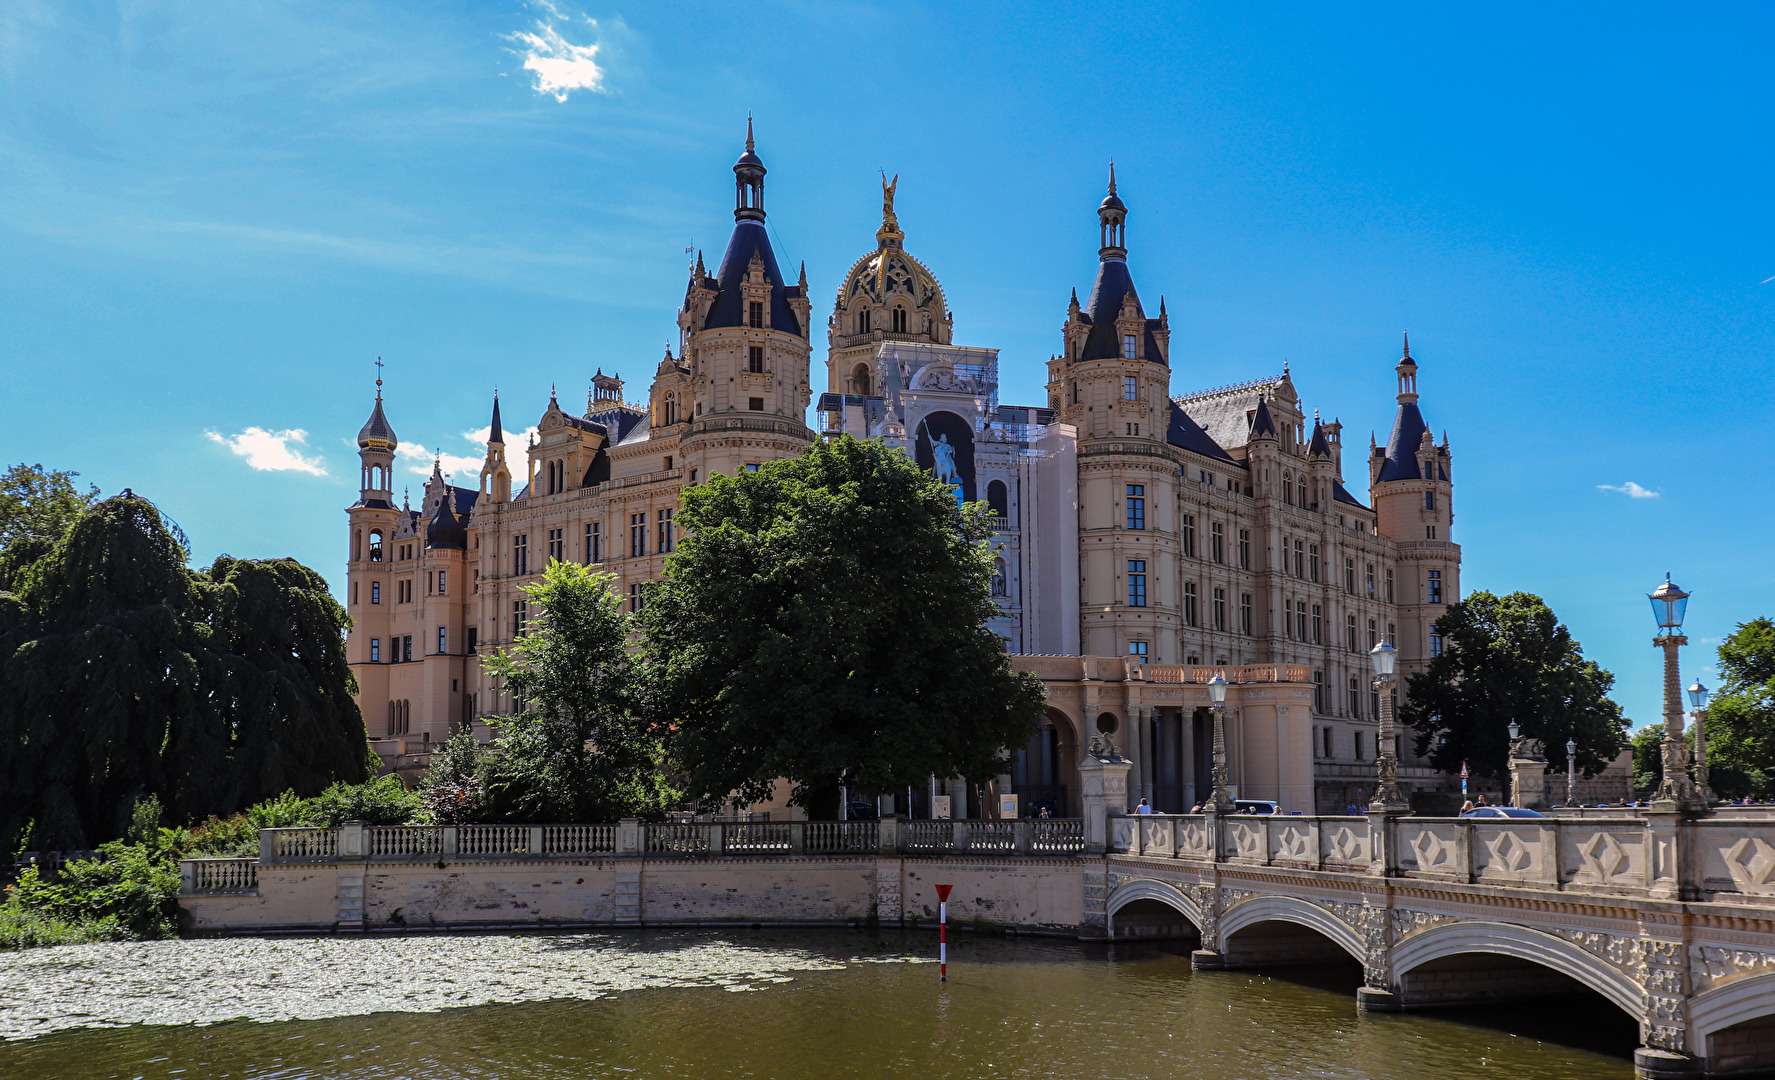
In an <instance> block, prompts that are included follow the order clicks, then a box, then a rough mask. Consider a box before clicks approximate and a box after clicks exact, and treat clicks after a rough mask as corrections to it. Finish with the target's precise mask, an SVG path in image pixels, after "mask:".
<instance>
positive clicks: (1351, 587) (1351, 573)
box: [1344, 559, 1356, 596]
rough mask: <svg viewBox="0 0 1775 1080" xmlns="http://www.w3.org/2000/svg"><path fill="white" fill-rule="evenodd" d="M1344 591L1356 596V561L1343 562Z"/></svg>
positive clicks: (1347, 560) (1346, 560)
mask: <svg viewBox="0 0 1775 1080" xmlns="http://www.w3.org/2000/svg"><path fill="white" fill-rule="evenodd" d="M1344 591H1345V592H1347V593H1349V594H1350V595H1351V596H1354V595H1356V560H1355V559H1345V560H1344Z"/></svg>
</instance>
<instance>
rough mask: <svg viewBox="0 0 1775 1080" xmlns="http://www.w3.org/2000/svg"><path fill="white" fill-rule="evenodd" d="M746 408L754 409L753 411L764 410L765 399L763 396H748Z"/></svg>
mask: <svg viewBox="0 0 1775 1080" xmlns="http://www.w3.org/2000/svg"><path fill="white" fill-rule="evenodd" d="M746 408H748V409H750V410H752V411H753V412H763V411H764V399H763V398H761V397H755V398H747V399H746Z"/></svg>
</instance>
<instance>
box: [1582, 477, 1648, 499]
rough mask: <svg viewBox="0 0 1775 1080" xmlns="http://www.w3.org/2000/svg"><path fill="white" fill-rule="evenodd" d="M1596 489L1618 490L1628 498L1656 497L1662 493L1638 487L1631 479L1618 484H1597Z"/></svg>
mask: <svg viewBox="0 0 1775 1080" xmlns="http://www.w3.org/2000/svg"><path fill="white" fill-rule="evenodd" d="M1596 490H1598V491H1618V492H1620V493H1621V494H1623V495H1625V496H1627V497H1628V498H1630V499H1656V498H1657V497H1658V496H1659V495H1662V494H1663V492H1661V491H1653V490H1652V489H1651V488H1643V487H1640V486H1639V485H1638V484H1636V483H1634V482H1633V481H1631V480H1629V481H1627V482H1626V483H1625V484H1621V485H1620V486H1616V485H1614V484H1598V485H1596Z"/></svg>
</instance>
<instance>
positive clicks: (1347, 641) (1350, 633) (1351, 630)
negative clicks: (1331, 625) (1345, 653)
mask: <svg viewBox="0 0 1775 1080" xmlns="http://www.w3.org/2000/svg"><path fill="white" fill-rule="evenodd" d="M1344 646H1345V647H1346V648H1348V649H1349V650H1350V651H1351V652H1355V651H1356V616H1354V615H1345V616H1344Z"/></svg>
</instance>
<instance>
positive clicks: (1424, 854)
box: [1411, 829, 1458, 874]
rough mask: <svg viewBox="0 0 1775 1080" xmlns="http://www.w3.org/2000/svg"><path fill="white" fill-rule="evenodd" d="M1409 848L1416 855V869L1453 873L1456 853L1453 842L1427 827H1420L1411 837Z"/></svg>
mask: <svg viewBox="0 0 1775 1080" xmlns="http://www.w3.org/2000/svg"><path fill="white" fill-rule="evenodd" d="M1411 850H1412V852H1413V853H1415V854H1416V855H1417V857H1418V869H1419V870H1430V871H1436V872H1440V873H1445V874H1447V873H1454V872H1455V871H1456V869H1457V867H1456V866H1455V856H1456V855H1457V854H1458V851H1457V848H1456V846H1455V842H1454V841H1453V840H1450V839H1448V838H1446V837H1442V836H1437V835H1436V834H1435V833H1434V832H1432V831H1430V830H1429V829H1420V830H1418V834H1417V835H1416V836H1414V837H1412V838H1411Z"/></svg>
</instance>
